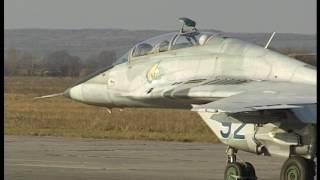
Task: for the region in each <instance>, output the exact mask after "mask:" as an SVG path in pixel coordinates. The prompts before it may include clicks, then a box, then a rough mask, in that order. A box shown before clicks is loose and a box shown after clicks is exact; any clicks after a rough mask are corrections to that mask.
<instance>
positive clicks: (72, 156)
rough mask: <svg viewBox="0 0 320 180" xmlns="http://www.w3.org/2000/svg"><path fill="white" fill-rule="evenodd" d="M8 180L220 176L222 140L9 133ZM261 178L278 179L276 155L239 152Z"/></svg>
mask: <svg viewBox="0 0 320 180" xmlns="http://www.w3.org/2000/svg"><path fill="white" fill-rule="evenodd" d="M4 145H5V149H4V155H5V156H4V160H5V162H4V175H5V176H4V177H5V179H6V180H44V179H46V180H87V179H89V180H98V179H99V180H100V179H101V180H102V179H103V180H126V179H130V180H150V179H152V180H195V179H197V180H221V179H223V176H224V169H225V165H226V157H225V154H224V152H225V150H226V146H225V145H223V144H204V143H178V142H158V141H138V140H110V139H83V138H62V137H31V136H5V144H4ZM238 159H242V160H244V161H249V162H251V163H252V164H253V165H254V166H255V168H256V173H257V176H258V179H259V180H260V179H261V180H276V179H279V174H280V170H281V166H282V163H283V162H284V161H285V160H286V159H284V158H277V157H264V156H257V155H254V154H250V153H245V152H239V153H238Z"/></svg>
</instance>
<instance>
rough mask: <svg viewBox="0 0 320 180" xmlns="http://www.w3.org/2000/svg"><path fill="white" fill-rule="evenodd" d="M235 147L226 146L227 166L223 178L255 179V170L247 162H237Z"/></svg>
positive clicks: (229, 179) (236, 179)
mask: <svg viewBox="0 0 320 180" xmlns="http://www.w3.org/2000/svg"><path fill="white" fill-rule="evenodd" d="M236 153H237V149H235V148H232V147H228V149H227V156H228V162H227V167H226V169H225V171H224V179H225V180H240V179H241V180H256V179H257V177H256V172H255V170H254V167H253V165H252V164H251V163H249V162H243V163H240V162H237V161H236V160H237V159H236Z"/></svg>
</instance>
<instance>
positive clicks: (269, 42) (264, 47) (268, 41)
mask: <svg viewBox="0 0 320 180" xmlns="http://www.w3.org/2000/svg"><path fill="white" fill-rule="evenodd" d="M275 34H276V32H273V33H272V35H271V37H270V38H269V41H268V42H267V44H266V46H264V48H265V49H267V48H268V46H269V44H270V42H271V40H272V39H273V36H274V35H275Z"/></svg>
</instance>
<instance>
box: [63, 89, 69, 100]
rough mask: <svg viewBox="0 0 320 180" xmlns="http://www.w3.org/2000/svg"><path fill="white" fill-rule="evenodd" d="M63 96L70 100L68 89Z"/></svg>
mask: <svg viewBox="0 0 320 180" xmlns="http://www.w3.org/2000/svg"><path fill="white" fill-rule="evenodd" d="M63 96H64V97H66V98H69V99H71V96H70V88H68V89H67V90H65V91H64V92H63Z"/></svg>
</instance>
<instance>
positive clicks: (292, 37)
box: [4, 29, 316, 59]
mask: <svg viewBox="0 0 320 180" xmlns="http://www.w3.org/2000/svg"><path fill="white" fill-rule="evenodd" d="M203 31H211V30H203ZM166 32H168V31H158V30H139V31H138V30H123V29H81V30H61V29H56V30H55V29H16V30H15V29H10V30H5V31H4V48H5V50H7V49H9V48H15V49H18V50H23V51H28V52H31V53H33V54H36V55H40V56H42V55H45V54H47V53H49V52H53V51H57V50H67V51H68V52H69V53H70V54H72V55H75V56H79V57H80V58H82V59H86V58H88V57H90V56H93V55H96V54H98V53H99V52H101V51H103V50H114V51H115V52H116V53H117V56H120V55H121V54H123V53H124V52H126V51H127V50H129V49H130V48H131V47H132V46H133V45H134V44H136V43H138V42H140V41H143V40H145V39H147V38H150V37H153V36H156V35H160V34H163V33H166ZM224 35H226V36H229V37H236V38H239V39H242V40H246V41H249V42H253V43H256V44H259V45H265V43H266V41H267V40H268V38H269V36H270V33H224ZM270 47H272V48H293V49H300V50H304V51H307V52H316V35H301V34H283V33H282V34H276V36H275V38H274V40H273V41H272V42H271V44H270Z"/></svg>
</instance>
